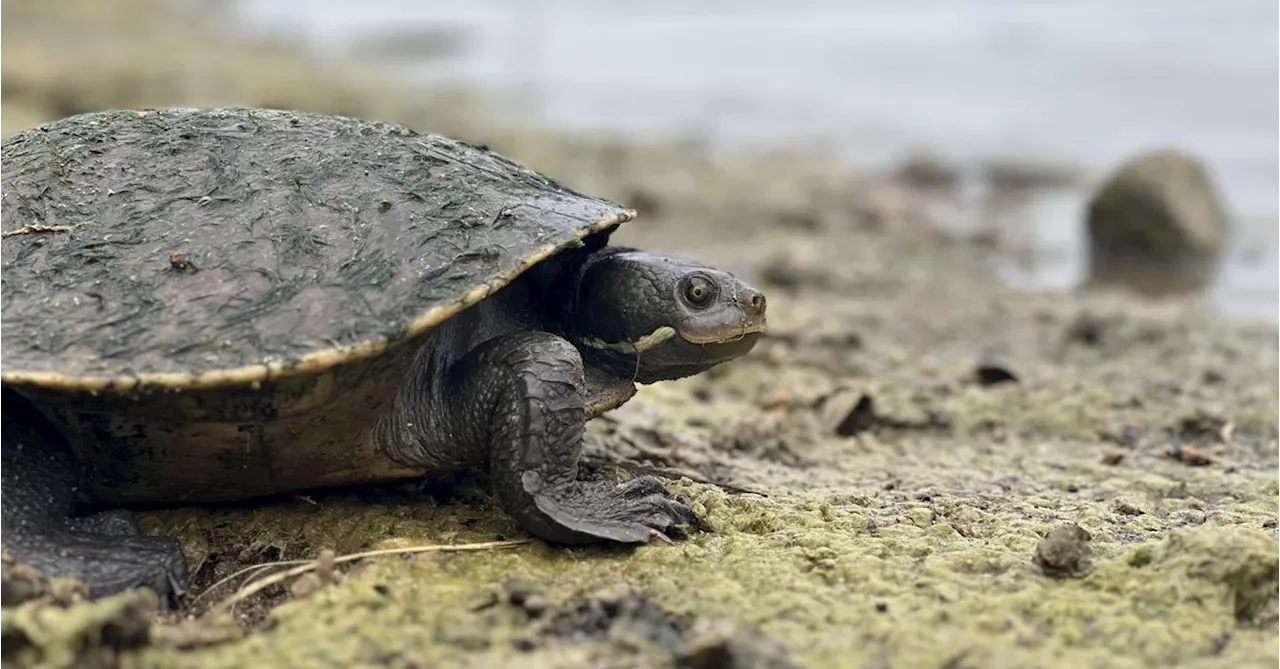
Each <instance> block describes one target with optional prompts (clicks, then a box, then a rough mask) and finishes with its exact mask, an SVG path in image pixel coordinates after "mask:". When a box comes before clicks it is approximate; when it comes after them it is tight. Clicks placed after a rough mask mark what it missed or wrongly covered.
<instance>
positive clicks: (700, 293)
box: [681, 275, 716, 307]
mask: <svg viewBox="0 0 1280 669" xmlns="http://www.w3.org/2000/svg"><path fill="white" fill-rule="evenodd" d="M681 293H682V294H683V295H684V299H685V301H686V302H688V303H689V304H690V305H692V306H695V307H705V306H707V305H708V304H711V300H713V299H715V297H716V285H715V284H714V283H712V282H711V281H710V280H709V279H707V278H706V277H704V276H697V275H694V276H691V277H688V278H687V279H685V280H684V287H683V289H682V290H681Z"/></svg>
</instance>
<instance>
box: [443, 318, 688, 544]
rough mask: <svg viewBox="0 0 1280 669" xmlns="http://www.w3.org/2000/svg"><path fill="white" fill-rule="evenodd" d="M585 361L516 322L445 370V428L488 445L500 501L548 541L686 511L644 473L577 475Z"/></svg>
mask: <svg viewBox="0 0 1280 669" xmlns="http://www.w3.org/2000/svg"><path fill="white" fill-rule="evenodd" d="M585 386H586V384H585V381H584V376H583V363H582V358H581V356H580V355H579V353H578V350H577V349H576V348H574V346H573V344H571V343H569V342H568V341H566V340H564V339H562V338H560V337H558V336H556V335H553V334H550V333H546V332H521V333H515V334H510V335H505V336H501V337H496V338H494V339H491V340H489V341H488V342H486V343H484V344H482V345H480V346H479V347H477V348H476V349H475V350H473V351H472V352H471V353H469V354H468V355H467V356H466V357H465V358H463V359H462V360H461V361H459V362H458V363H457V364H456V365H455V367H454V369H453V370H452V371H451V372H450V385H449V387H450V388H451V390H452V392H451V393H449V394H448V397H449V406H448V407H447V414H448V416H449V418H448V424H449V425H450V426H452V428H453V429H452V430H451V434H453V435H455V437H462V438H463V439H465V440H466V441H467V442H469V443H470V444H473V446H472V448H475V447H482V448H483V449H484V452H486V453H487V454H488V459H489V464H490V469H491V472H492V477H493V486H494V492H495V494H496V496H497V498H498V501H499V503H500V504H501V505H502V507H503V508H504V509H505V510H506V511H507V513H509V514H511V515H512V516H513V517H514V518H515V519H516V520H517V521H518V522H519V523H520V524H521V525H522V526H523V527H524V528H525V529H527V530H528V531H529V532H531V533H532V534H534V535H536V536H538V537H541V538H543V539H545V540H547V541H551V542H556V543H569V544H579V543H587V542H594V541H600V540H612V541H617V542H623V543H637V542H646V541H648V540H650V539H652V538H655V537H657V536H660V535H661V536H665V534H664V533H665V532H667V531H669V530H670V529H672V528H673V527H676V526H681V525H688V524H691V523H692V521H693V513H692V511H691V510H690V509H689V507H687V506H685V505H684V504H682V503H680V502H678V501H676V500H675V499H673V498H672V497H671V496H670V494H669V493H668V492H667V490H666V489H665V488H664V487H663V486H662V484H661V483H660V482H659V481H658V480H657V479H655V478H653V477H651V476H644V477H640V478H636V479H633V480H631V481H629V482H627V483H625V484H623V485H621V486H615V485H613V484H611V483H609V482H605V481H579V480H578V478H577V476H578V458H579V456H580V454H581V451H582V436H583V431H584V428H585V424H586V410H585V403H584V400H585V398H584V390H585Z"/></svg>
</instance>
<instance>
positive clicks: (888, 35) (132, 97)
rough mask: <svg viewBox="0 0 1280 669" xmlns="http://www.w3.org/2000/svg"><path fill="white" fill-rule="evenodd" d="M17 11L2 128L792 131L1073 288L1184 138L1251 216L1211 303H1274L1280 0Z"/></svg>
mask: <svg viewBox="0 0 1280 669" xmlns="http://www.w3.org/2000/svg"><path fill="white" fill-rule="evenodd" d="M3 7H4V9H3V12H4V17H3V18H4V19H6V20H5V21H4V28H3V31H4V35H3V36H4V37H5V38H6V39H4V40H3V44H4V53H3V55H4V56H5V58H4V59H3V93H4V97H3V103H4V105H3V112H4V132H5V133H10V132H13V131H15V130H17V129H20V128H23V127H29V126H31V125H34V124H37V123H40V122H44V121H47V120H51V119H52V118H57V117H59V116H64V115H67V114H70V113H76V112H80V111H87V110H90V109H95V108H102V107H110V106H143V105H157V106H158V105H173V104H188V105H202V104H227V103H244V104H256V105H262V106H289V107H294V108H311V109H317V110H323V111H335V112H338V113H351V114H356V115H361V116H366V117H380V118H387V119H392V120H400V121H405V122H415V123H414V124H415V125H422V126H426V127H428V128H429V129H436V130H439V131H442V132H452V133H454V134H460V135H464V136H466V137H467V138H471V139H476V140H478V141H492V140H494V139H495V138H496V137H497V135H498V134H500V133H502V132H507V129H510V128H516V127H525V128H527V127H533V126H537V127H540V128H548V129H551V130H552V131H560V132H564V133H569V134H572V135H575V136H608V137H625V138H629V139H628V140H627V141H632V140H634V141H640V142H644V141H650V140H651V139H652V138H655V137H662V138H664V141H665V140H669V139H672V138H675V139H678V140H679V141H683V142H686V143H696V144H697V145H699V146H701V147H703V150H704V151H707V152H711V153H715V152H720V151H754V152H768V151H771V150H774V149H775V148H779V147H782V148H788V149H792V150H796V149H797V147H799V150H800V151H801V152H802V153H804V152H807V154H806V155H812V156H814V160H815V161H816V160H818V159H819V157H820V158H821V160H822V161H825V162H835V163H840V164H847V165H849V166H850V169H864V170H869V171H883V172H885V173H891V172H893V171H894V170H898V171H901V170H903V169H905V168H904V166H911V167H914V168H915V169H916V170H917V172H919V171H920V170H924V171H925V172H926V173H928V174H932V175H935V176H936V178H937V179H943V180H945V181H947V182H948V183H952V182H954V186H955V188H954V193H953V194H952V195H951V196H949V198H948V199H947V200H946V213H944V214H941V216H942V217H943V218H946V217H948V216H949V217H952V218H955V219H957V220H958V221H961V222H959V223H956V224H955V225H959V226H963V225H967V223H964V222H963V221H964V220H971V219H973V218H975V217H977V218H981V219H983V221H984V224H990V222H991V221H995V220H997V219H999V220H1002V221H1004V223H1001V225H1003V226H1004V229H1003V231H1002V232H1001V234H1002V235H1005V236H1008V232H1009V229H1014V230H1015V232H1016V233H1017V234H1016V235H1014V237H1016V238H1017V239H1018V240H1019V241H1018V243H1017V244H1007V245H1005V250H1006V251H1008V252H1007V253H1003V254H1002V255H1001V256H1000V257H998V258H997V261H996V265H995V267H996V271H997V273H998V274H999V276H1001V277H1002V278H1003V279H1004V280H1005V281H1007V282H1009V283H1011V284H1014V285H1017V286H1026V287H1030V288H1037V289H1050V290H1067V289H1070V288H1072V287H1073V286H1075V285H1076V284H1078V283H1079V281H1080V279H1081V276H1082V273H1083V271H1084V266H1085V258H1084V242H1083V232H1082V226H1081V223H1080V221H1081V216H1082V211H1083V207H1084V206H1085V203H1086V202H1087V199H1088V197H1089V194H1090V192H1091V190H1092V189H1093V188H1094V187H1095V186H1096V184H1097V182H1098V180H1099V179H1101V178H1103V177H1105V176H1106V174H1107V172H1108V171H1110V170H1111V169H1113V168H1114V167H1115V166H1116V165H1118V164H1119V163H1120V162H1122V161H1123V160H1125V159H1126V158H1127V157H1128V156H1130V155H1132V154H1134V153H1135V152H1138V151H1142V150H1146V149H1149V148H1155V147H1161V146H1167V145H1172V146H1177V147H1180V148H1182V149H1184V150H1186V151H1189V152H1190V153H1192V154H1193V155H1195V156H1197V157H1198V158H1200V159H1201V160H1202V161H1203V163H1204V164H1205V166H1206V167H1207V168H1208V170H1209V172H1210V176H1211V178H1212V179H1213V181H1214V183H1215V184H1216V185H1217V186H1218V188H1219V189H1220V191H1221V195H1222V197H1223V199H1224V201H1225V203H1226V205H1227V208H1228V209H1229V213H1230V217H1231V220H1232V224H1233V229H1232V233H1231V237H1230V240H1229V242H1228V248H1227V253H1226V262H1225V263H1224V264H1223V266H1222V269H1221V272H1220V273H1219V276H1218V278H1217V279H1216V280H1215V282H1214V284H1213V286H1212V287H1211V289H1210V291H1209V294H1210V298H1211V299H1212V300H1213V301H1214V303H1215V304H1216V305H1219V306H1221V307H1222V308H1223V309H1224V310H1226V311H1227V312H1230V313H1240V314H1248V315H1261V316H1266V317H1271V318H1274V317H1276V315H1277V311H1278V303H1280V295H1278V293H1277V276H1278V275H1280V269H1278V267H1277V253H1276V247H1277V244H1276V229H1277V217H1278V216H1277V211H1278V209H1280V207H1278V205H1277V199H1278V195H1280V194H1278V192H1277V183H1278V182H1280V159H1278V152H1277V147H1278V146H1280V136H1278V133H1277V116H1278V113H1277V98H1278V90H1277V81H1278V80H1280V72H1278V68H1277V53H1278V51H1277V23H1278V17H1277V5H1276V3H1274V2H1271V1H1270V0H1223V1H1220V2H1212V3H1210V2H1204V1H1203V0H1129V1H1127V2H1123V3H1115V2H1103V1H1102V0H1073V1H1071V2H1047V1H1046V2H1028V1H1014V0H963V1H961V0H945V1H943V0H920V1H918V2H912V3H900V2H899V3H891V2H878V1H873V0H839V1H836V0H799V1H792V2H786V3H783V2H766V1H765V0H737V1H735V2H724V1H720V0H706V1H702V2H673V1H671V0H653V1H651V2H645V3H635V2H625V3H624V2H616V1H605V0H592V1H587V0H470V1H469V2H426V1H422V0H361V1H360V2H350V1H344V0H236V1H233V0H226V1H225V2H213V1H199V0H168V1H166V0H118V1H117V0H113V1H112V2H100V1H99V2H94V1H91V0H59V1H57V2H51V1H47V0H9V1H8V2H5V3H4V6H3ZM304 54H305V55H304ZM406 91H412V93H407V92H406ZM411 98H412V100H413V103H412V105H410V103H408V102H405V101H406V100H409V99H411ZM481 118H483V119H484V120H483V121H480V120H479V119H481ZM418 121H420V122H418ZM672 141H674V140H672ZM498 145H500V146H501V145H502V143H501V141H498ZM506 146H512V147H513V148H512V151H513V152H516V153H519V151H518V150H517V149H516V148H514V144H510V143H509V144H508V145H506ZM518 157H521V158H523V157H524V156H518ZM529 160H534V159H533V158H529ZM547 160H548V161H549V162H543V163H539V166H545V167H547V168H548V169H552V166H553V165H554V164H555V162H554V161H550V159H547ZM535 162H536V161H535ZM993 190H998V191H1000V192H1001V193H1002V195H1003V196H1002V197H1001V198H998V199H999V201H1000V206H999V208H998V211H997V210H995V209H992V207H991V204H990V203H991V202H992V201H993V200H992V198H991V192H992V191H993ZM628 204H632V205H633V206H640V207H641V209H642V210H643V206H641V205H642V204H643V202H640V203H634V202H628ZM966 212H968V213H966ZM974 212H977V213H974ZM966 217H967V218H966ZM962 219H963V220H962Z"/></svg>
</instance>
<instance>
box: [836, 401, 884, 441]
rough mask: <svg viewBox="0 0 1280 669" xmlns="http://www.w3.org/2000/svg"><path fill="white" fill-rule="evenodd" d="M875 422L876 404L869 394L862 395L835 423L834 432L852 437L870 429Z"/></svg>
mask: <svg viewBox="0 0 1280 669" xmlns="http://www.w3.org/2000/svg"><path fill="white" fill-rule="evenodd" d="M875 422H876V404H875V400H873V399H872V398H871V396H870V395H863V396H862V397H860V398H859V399H858V403H857V404H855V405H853V408H852V409H850V410H849V413H847V414H845V417H844V418H843V419H841V420H840V423H839V424H838V425H836V434H837V435H838V436H841V437H852V436H854V435H856V434H859V433H862V432H866V431H867V430H870V429H871V427H872V426H873V425H875Z"/></svg>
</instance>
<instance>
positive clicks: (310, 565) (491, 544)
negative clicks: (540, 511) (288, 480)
mask: <svg viewBox="0 0 1280 669" xmlns="http://www.w3.org/2000/svg"><path fill="white" fill-rule="evenodd" d="M529 543H533V540H532V539H513V540H511V541H486V542H483V543H477V544H452V545H451V544H434V545H430V546H410V547H409V548H385V549H382V550H376V551H365V552H363V553H351V554H349V555H342V556H339V557H338V558H337V559H335V560H334V564H341V563H344V562H354V561H355V560H361V559H364V558H371V557H379V556H382V555H403V554H405V553H431V552H441V553H453V552H458V553H461V552H466V551H487V550H497V549H501V548H512V547H514V546H523V545H524V544H529ZM295 562H296V561H295ZM303 562H304V563H303V564H301V565H298V566H297V567H294V568H293V569H287V570H285V571H282V572H279V573H276V574H272V575H271V576H268V577H266V578H264V579H262V580H260V581H254V582H253V583H252V584H246V585H245V586H244V587H242V588H240V589H239V590H237V591H236V592H235V593H234V594H232V595H231V596H229V597H227V598H226V599H224V600H222V601H221V602H218V603H217V604H216V605H215V606H214V607H213V608H215V609H219V608H228V609H229V608H231V607H232V606H235V605H236V604H238V603H239V602H242V601H244V600H246V599H248V598H250V597H252V596H254V595H256V594H258V593H259V592H262V591H263V590H265V589H267V588H269V587H271V586H273V585H276V584H277V583H283V582H284V581H287V580H289V579H290V578H293V577H294V576H301V575H302V574H305V573H307V572H309V571H311V570H313V569H315V568H316V566H317V565H318V564H319V560H305V561H303ZM266 564H267V565H269V566H279V565H281V564H284V563H279V562H271V563H266ZM259 566H262V565H259ZM224 580H225V579H224Z"/></svg>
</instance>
